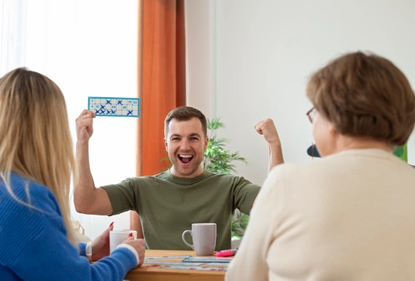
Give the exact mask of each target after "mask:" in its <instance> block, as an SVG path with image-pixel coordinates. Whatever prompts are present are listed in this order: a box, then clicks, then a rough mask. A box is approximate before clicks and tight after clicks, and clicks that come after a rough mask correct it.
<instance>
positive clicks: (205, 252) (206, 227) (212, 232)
mask: <svg viewBox="0 0 415 281" xmlns="http://www.w3.org/2000/svg"><path fill="white" fill-rule="evenodd" d="M186 233H190V235H191V236H192V239H193V244H190V243H188V242H187V241H186V238H185V235H186ZM182 240H183V242H184V243H185V244H186V245H187V246H189V247H190V248H192V249H193V250H194V251H195V252H196V256H212V255H213V252H214V251H215V246H216V223H193V224H192V230H185V231H183V233H182Z"/></svg>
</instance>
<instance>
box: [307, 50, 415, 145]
mask: <svg viewBox="0 0 415 281" xmlns="http://www.w3.org/2000/svg"><path fill="white" fill-rule="evenodd" d="M307 96H308V98H309V99H310V101H311V102H312V103H313V104H314V107H315V108H316V110H317V111H318V112H319V114H321V115H322V116H323V117H324V118H325V119H327V120H328V121H330V122H331V123H332V124H333V125H334V127H335V129H336V131H337V132H338V133H340V134H342V135H348V136H353V137H368V138H372V139H376V140H382V141H384V142H386V143H388V144H390V145H403V144H405V143H406V142H407V140H408V138H409V136H410V134H411V132H412V131H413V129H414V123H415V94H414V91H413V89H412V88H411V86H410V84H409V81H408V79H407V78H406V77H405V75H404V74H403V73H402V71H400V70H399V69H398V68H397V67H396V66H395V65H394V64H393V63H392V62H391V61H389V60H387V59H385V58H383V57H380V56H377V55H375V54H365V53H363V52H355V53H349V54H346V55H343V56H340V57H339V58H337V59H335V60H333V61H332V62H330V63H329V64H328V65H326V66H325V67H323V68H321V69H319V70H318V71H317V72H315V73H314V74H313V75H312V76H311V78H310V80H309V82H308V84H307Z"/></svg>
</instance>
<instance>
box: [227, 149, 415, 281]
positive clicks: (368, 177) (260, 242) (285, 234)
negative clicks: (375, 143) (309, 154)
mask: <svg viewBox="0 0 415 281" xmlns="http://www.w3.org/2000/svg"><path fill="white" fill-rule="evenodd" d="M226 280H232V281H233V280H235V281H244V280H252V281H261V280H272V281H277V280H278V281H282V280H284V281H288V280H310V281H311V280H313V281H320V280H330V281H331V280H353V281H361V280H376V281H382V280H385V281H386V280H387V281H390V280H394V281H396V280H405V281H407V280H415V169H414V168H412V167H411V166H409V165H407V164H406V163H404V162H403V161H401V160H400V159H398V158H397V157H395V156H393V155H392V154H389V153H387V152H385V151H382V150H378V149H360V150H348V151H344V152H341V153H338V154H335V155H331V156H328V157H325V158H324V159H316V160H314V161H313V162H312V163H308V164H296V165H290V164H284V165H280V166H277V167H276V168H274V169H273V170H272V171H271V172H270V174H269V176H268V178H267V180H266V181H265V183H264V186H263V187H262V189H261V191H260V193H259V195H258V198H257V200H256V202H255V206H254V208H253V209H252V212H251V219H250V222H249V225H248V228H247V231H246V233H245V236H244V238H243V240H242V243H241V246H240V249H239V251H238V253H237V254H236V256H235V258H234V260H233V261H232V262H231V264H230V265H229V269H228V272H227V274H226Z"/></svg>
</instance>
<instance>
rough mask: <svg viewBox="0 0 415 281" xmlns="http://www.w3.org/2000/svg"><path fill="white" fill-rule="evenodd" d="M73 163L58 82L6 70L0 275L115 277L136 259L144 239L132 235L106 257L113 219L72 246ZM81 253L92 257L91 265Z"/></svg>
mask: <svg viewBox="0 0 415 281" xmlns="http://www.w3.org/2000/svg"><path fill="white" fill-rule="evenodd" d="M73 169H74V156H73V151H72V141H71V136H70V132H69V127H68V117H67V111H66V105H65V99H64V97H63V95H62V93H61V91H60V89H59V87H58V86H57V85H56V84H55V83H54V82H53V81H51V80H50V79H49V78H47V77H45V76H44V75H42V74H39V73H36V72H33V71H29V70H27V69H25V68H18V69H15V70H13V71H11V72H9V73H8V74H6V75H5V76H4V77H2V78H1V80H0V276H1V280H3V281H5V280H60V281H62V280H71V281H73V280H122V279H123V277H124V276H125V274H126V273H127V272H128V271H129V270H131V269H132V268H134V267H135V266H137V265H139V264H141V263H143V259H144V252H145V249H144V244H145V243H144V241H143V240H133V239H132V238H130V239H127V240H126V241H124V243H123V244H122V245H121V246H120V247H119V248H117V249H116V250H115V251H114V252H113V253H112V254H111V256H108V257H105V256H107V255H108V253H109V250H108V234H109V231H110V230H111V229H112V227H113V226H112V225H111V226H110V227H109V228H108V229H106V230H105V231H104V233H103V234H102V235H100V236H99V237H98V238H97V239H95V240H94V241H93V242H92V244H91V245H88V248H87V247H86V246H87V245H86V244H84V243H79V244H78V245H76V241H75V240H74V239H75V238H74V237H75V236H74V232H73V228H72V227H71V224H70V219H69V218H70V215H69V189H70V178H71V172H72V170H73ZM75 245H76V246H75ZM91 250H92V253H91ZM86 252H88V257H89V258H90V259H92V260H93V261H97V262H96V263H94V264H90V262H89V260H88V258H87V255H86ZM91 254H92V255H91Z"/></svg>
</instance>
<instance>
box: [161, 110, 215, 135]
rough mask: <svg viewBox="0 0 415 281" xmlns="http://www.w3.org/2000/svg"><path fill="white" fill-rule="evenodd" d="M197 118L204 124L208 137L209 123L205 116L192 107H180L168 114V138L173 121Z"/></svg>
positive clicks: (165, 124)
mask: <svg viewBox="0 0 415 281" xmlns="http://www.w3.org/2000/svg"><path fill="white" fill-rule="evenodd" d="M195 117H196V118H197V119H199V120H200V123H202V130H203V133H204V134H205V137H206V136H207V121H206V117H205V115H204V114H203V113H202V112H201V111H200V110H198V109H196V108H194V107H190V106H180V107H177V108H175V109H173V110H172V111H170V112H169V114H167V116H166V119H165V120H164V134H165V136H166V137H167V134H168V130H169V123H170V121H171V120H172V119H177V120H178V121H188V120H190V119H192V118H195Z"/></svg>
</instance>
